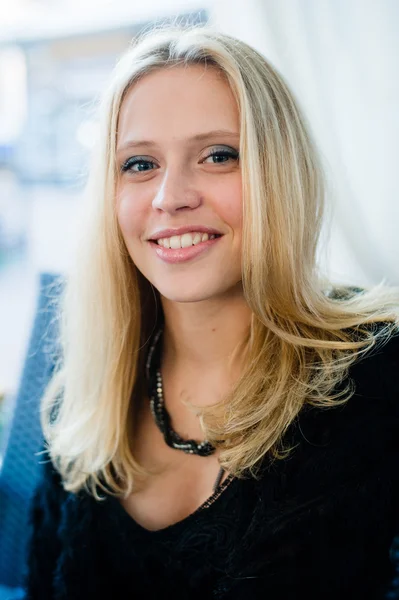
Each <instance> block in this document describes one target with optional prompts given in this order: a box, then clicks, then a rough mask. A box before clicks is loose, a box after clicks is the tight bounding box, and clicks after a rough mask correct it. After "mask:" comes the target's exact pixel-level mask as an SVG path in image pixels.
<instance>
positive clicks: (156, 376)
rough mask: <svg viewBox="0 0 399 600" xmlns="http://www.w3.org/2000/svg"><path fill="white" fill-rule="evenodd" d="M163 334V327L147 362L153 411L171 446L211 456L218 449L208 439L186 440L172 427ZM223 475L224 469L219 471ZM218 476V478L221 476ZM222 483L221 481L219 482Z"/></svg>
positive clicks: (155, 337)
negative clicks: (164, 382) (164, 374)
mask: <svg viewBox="0 0 399 600" xmlns="http://www.w3.org/2000/svg"><path fill="white" fill-rule="evenodd" d="M161 334H162V328H161V329H159V331H158V332H157V333H156V334H155V336H154V339H153V341H152V344H151V346H150V349H149V352H148V355H147V362H146V376H147V381H148V384H149V397H150V406H151V412H152V414H153V416H154V420H155V423H156V424H157V426H158V428H159V429H160V431H161V432H162V434H163V437H164V439H165V442H166V443H167V445H168V446H170V447H171V448H175V449H176V450H182V451H183V452H185V453H186V454H197V455H199V456H210V455H211V454H213V453H214V452H215V450H216V448H215V447H214V446H212V444H211V443H210V442H208V441H204V442H200V443H197V442H196V441H195V440H184V439H183V438H182V437H181V436H180V435H179V434H178V433H176V431H174V430H173V429H172V426H171V423H170V416H169V413H168V411H167V410H166V407H165V402H164V398H163V385H162V375H161V370H160V362H161V348H160V344H158V342H159V339H160V337H161ZM219 476H220V478H221V477H222V476H223V470H222V469H221V472H220V473H219ZM219 476H218V478H219ZM219 483H220V482H219Z"/></svg>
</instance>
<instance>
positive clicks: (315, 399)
mask: <svg viewBox="0 0 399 600" xmlns="http://www.w3.org/2000/svg"><path fill="white" fill-rule="evenodd" d="M190 64H203V65H207V66H209V67H212V68H216V69H218V70H219V71H220V72H221V73H222V74H223V75H224V76H225V77H226V80H227V81H228V83H229V85H230V86H231V90H232V92H233V94H234V97H235V99H236V102H237V105H238V108H239V113H240V134H241V137H240V140H241V141H240V164H241V169H242V181H243V204H244V210H243V214H244V222H243V246H242V281H243V289H244V295H245V299H246V302H247V303H248V305H249V307H250V308H251V310H252V321H251V325H250V329H249V331H248V336H247V337H246V339H245V340H243V343H242V348H243V349H245V365H244V368H243V371H242V373H241V375H240V378H239V379H238V381H237V382H236V384H235V385H234V388H233V389H232V390H231V391H230V393H229V394H227V396H226V397H225V398H224V399H223V400H222V401H220V402H219V403H218V404H217V405H215V406H213V407H208V408H207V409H203V411H202V413H201V416H200V418H201V423H202V426H203V429H204V434H205V435H206V437H207V439H209V440H210V441H211V442H212V443H213V444H214V445H215V446H216V447H217V448H219V449H220V462H221V464H222V465H223V466H224V467H225V468H226V469H228V470H229V471H230V472H232V473H233V474H235V475H236V476H237V477H243V476H245V475H246V474H250V475H252V476H255V477H256V476H257V473H258V467H259V465H260V464H261V462H262V459H263V458H264V457H265V456H266V455H268V456H270V457H274V458H277V459H278V458H283V457H284V456H285V455H286V454H287V452H289V451H290V448H289V447H286V446H285V445H284V434H285V433H286V431H287V429H288V428H289V426H290V424H292V422H293V421H294V419H295V418H296V417H297V415H298V413H299V411H300V410H301V408H302V407H303V406H304V405H305V404H307V403H311V404H313V405H317V406H320V407H333V406H335V405H337V404H341V403H343V402H346V401H347V400H348V399H349V398H350V396H351V395H352V393H353V389H352V386H351V384H350V378H348V377H347V375H348V369H349V367H350V365H351V364H352V363H353V362H354V361H355V360H356V359H359V358H360V357H362V356H363V355H364V354H366V353H367V352H369V351H370V350H371V349H372V348H373V347H374V346H375V345H376V344H382V343H384V342H386V341H387V340H388V339H389V337H390V336H391V335H392V334H393V332H394V331H397V330H398V292H397V290H396V289H395V288H389V287H384V286H383V285H382V284H380V285H378V286H375V287H373V288H370V289H363V290H360V291H359V290H357V291H356V292H355V291H352V292H351V291H349V292H348V290H345V289H344V288H342V287H340V286H334V285H333V284H332V283H331V282H329V281H327V279H326V277H324V276H323V275H322V274H321V273H320V272H319V267H318V261H317V256H316V254H317V248H318V241H319V236H320V229H321V225H322V221H323V213H324V198H325V177H324V175H323V169H322V166H321V163H320V160H319V156H318V152H317V150H316V148H315V145H314V142H313V140H312V137H311V134H310V130H309V127H308V125H307V124H306V122H305V119H304V116H303V114H302V112H301V110H300V108H299V107H298V103H297V101H296V100H295V98H294V97H293V94H292V92H291V91H290V89H289V88H288V87H287V84H286V83H285V81H284V79H283V78H282V76H281V75H280V74H279V73H278V72H277V70H276V69H275V68H274V67H273V66H272V65H271V64H270V63H269V62H268V61H267V60H266V59H265V58H264V57H263V56H262V55H261V54H259V53H258V52H257V51H256V50H254V49H253V48H251V47H250V46H248V45H247V44H245V43H244V42H242V41H240V40H238V39H235V38H233V37H230V36H228V35H224V34H222V33H219V32H215V31H214V30H212V29H211V28H209V27H203V26H201V27H197V26H194V27H190V28H181V27H161V28H157V29H155V30H154V31H149V32H146V33H145V34H143V35H142V36H140V38H139V39H137V40H135V41H134V43H133V44H132V46H131V47H130V48H129V49H128V51H127V52H126V54H125V55H124V56H123V57H122V58H121V60H120V61H119V63H118V64H117V66H116V68H115V70H114V74H113V77H112V79H111V82H110V85H109V87H108V89H107V90H106V91H105V93H104V96H103V98H102V102H101V105H100V108H99V111H100V115H101V116H100V135H99V139H98V141H97V143H96V147H95V152H94V156H93V163H92V166H91V175H90V178H89V183H88V188H87V194H86V211H85V214H84V219H83V226H82V230H81V231H82V235H81V236H80V243H79V244H78V247H77V252H76V257H75V261H74V263H73V265H72V266H71V267H70V269H69V271H68V275H67V278H66V281H65V286H64V289H63V293H62V294H61V295H60V305H59V349H60V354H59V359H58V362H57V365H56V368H55V371H54V374H53V377H52V379H51V381H50V382H49V385H48V386H47V389H46V392H45V394H44V397H43V400H42V427H43V431H44V435H45V439H46V442H47V451H48V453H49V455H50V457H51V460H52V462H53V463H54V465H55V466H56V468H57V469H58V470H59V472H60V474H61V476H62V479H63V483H64V487H65V489H66V490H69V491H72V492H75V493H76V492H78V491H79V490H80V489H82V488H85V489H86V491H88V492H89V493H91V494H93V495H94V496H95V497H96V498H100V493H99V492H101V491H104V490H105V491H106V492H108V493H111V494H116V495H123V494H128V493H130V492H131V491H132V489H133V487H134V481H135V478H136V477H137V476H138V475H140V474H143V473H146V471H145V470H144V468H143V467H142V466H141V465H140V464H139V462H138V461H137V460H136V458H135V456H134V454H133V452H132V444H131V440H132V436H133V429H134V420H135V411H134V405H135V399H136V398H138V397H139V395H140V394H142V393H144V389H145V388H144V386H145V380H144V360H145V355H146V352H147V351H148V343H149V339H150V337H151V334H152V332H153V331H154V328H155V326H156V324H157V323H158V322H159V320H160V319H161V318H162V315H161V314H160V312H161V310H162V309H161V307H160V302H159V296H158V292H157V291H156V290H154V289H153V288H152V286H151V285H150V284H149V282H148V281H147V280H146V279H145V278H144V277H143V276H142V275H141V273H139V271H138V270H137V268H136V267H135V265H134V263H133V261H132V259H131V258H130V256H129V253H128V251H127V248H126V246H125V243H124V241H123V238H122V235H121V232H120V229H119V226H118V222H117V217H116V206H115V204H116V202H115V195H116V192H115V190H116V182H117V178H118V169H117V166H116V160H115V147H116V137H117V125H118V116H119V112H120V107H121V104H122V102H123V99H124V97H125V95H126V93H127V91H128V90H129V89H130V88H131V87H132V86H134V85H135V82H137V81H138V80H139V79H140V78H142V77H145V76H146V74H148V73H150V72H153V71H154V70H158V69H165V68H169V67H170V66H175V65H190ZM342 381H347V385H343V386H338V385H337V384H338V383H340V382H342Z"/></svg>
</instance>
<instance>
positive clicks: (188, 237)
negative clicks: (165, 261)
mask: <svg viewBox="0 0 399 600" xmlns="http://www.w3.org/2000/svg"><path fill="white" fill-rule="evenodd" d="M219 237H221V234H214V233H212V234H209V233H202V232H200V231H192V232H189V233H183V234H182V235H172V236H171V237H164V238H159V239H157V240H150V242H152V243H154V244H156V245H157V246H161V247H162V248H165V249H170V250H180V249H183V248H190V247H191V246H198V245H199V244H201V243H203V242H207V241H209V240H213V239H215V238H219Z"/></svg>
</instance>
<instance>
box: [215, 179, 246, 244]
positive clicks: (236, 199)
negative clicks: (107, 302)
mask: <svg viewBox="0 0 399 600" xmlns="http://www.w3.org/2000/svg"><path fill="white" fill-rule="evenodd" d="M216 197H217V198H218V199H219V207H220V208H219V214H220V216H221V217H222V219H223V220H224V221H225V222H226V223H227V224H228V225H229V226H230V227H231V228H232V229H233V230H234V232H235V233H236V234H238V233H239V232H240V231H241V229H242V217H243V206H242V191H241V179H237V181H234V182H232V185H230V186H228V187H225V188H221V189H220V193H219V194H217V196H216Z"/></svg>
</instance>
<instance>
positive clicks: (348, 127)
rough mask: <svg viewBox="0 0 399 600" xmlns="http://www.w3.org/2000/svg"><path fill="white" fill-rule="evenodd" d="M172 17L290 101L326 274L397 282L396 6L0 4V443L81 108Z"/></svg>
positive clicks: (358, 0)
mask: <svg viewBox="0 0 399 600" xmlns="http://www.w3.org/2000/svg"><path fill="white" fill-rule="evenodd" d="M176 16H179V18H180V19H181V20H182V21H183V22H185V21H187V22H188V23H199V22H203V23H207V22H209V23H211V24H212V25H215V26H217V27H218V28H220V29H221V30H223V31H225V32H227V33H230V34H232V35H235V36H237V37H239V38H241V39H243V40H245V41H247V42H249V43H250V44H251V45H253V46H254V47H256V48H257V49H258V50H260V51H261V52H262V53H263V54H264V55H265V56H266V57H267V58H268V59H270V60H271V62H272V63H273V64H274V65H275V66H276V67H277V68H278V69H279V70H280V71H281V72H282V74H283V75H284V76H285V78H286V80H287V81H288V83H289V84H290V86H291V88H292V89H293V91H294V93H295V94H296V96H297V98H298V99H299V102H300V104H301V105H302V107H303V109H304V110H305V113H306V115H307V117H308V120H309V122H310V125H311V128H312V130H313V133H314V135H315V137H316V140H317V142H318V145H319V148H320V151H321V153H322V157H323V161H324V164H325V168H326V172H327V176H328V181H329V196H330V200H331V206H332V218H331V241H330V246H329V248H330V249H329V253H328V255H327V256H326V259H325V268H326V270H327V271H328V272H329V274H330V276H331V277H332V278H333V279H334V280H336V281H338V282H341V283H349V284H356V285H371V284H374V283H378V282H379V281H381V280H385V281H386V282H387V283H389V284H395V285H397V284H399V260H398V257H399V227H398V226H399V202H398V181H397V170H398V166H397V158H398V144H399V142H398V140H399V115H398V105H399V83H398V81H399V78H398V70H397V64H396V61H397V57H398V28H399V2H397V0H379V2H375V0H245V1H244V0H182V1H179V0H146V1H145V2H139V1H137V0H112V1H110V0H12V1H11V2H10V0H0V397H1V398H2V399H3V401H2V402H1V401H0V404H1V408H0V438H1V427H3V431H4V428H5V424H6V423H7V422H8V421H9V419H10V418H11V415H12V411H13V399H14V397H15V393H16V390H17V387H18V381H19V378H20V373H21V369H22V364H23V361H24V358H25V354H26V347H27V341H28V338H29V335H30V331H31V327H32V322H33V317H34V312H35V308H36V301H37V294H38V276H39V274H40V273H43V272H55V273H64V272H66V271H67V269H68V260H69V256H70V252H71V248H72V244H73V241H74V231H75V227H76V224H77V219H78V209H79V203H80V199H81V197H82V190H83V186H84V182H85V173H86V165H87V158H88V154H89V151H90V148H91V145H92V143H93V139H94V132H95V127H96V124H95V120H94V117H93V110H92V109H93V103H94V101H95V100H96V98H97V97H98V94H99V93H100V92H101V89H102V88H103V86H104V84H105V82H106V80H107V78H108V76H109V73H110V71H111V69H112V68H113V66H114V64H115V62H116V60H117V58H118V57H119V56H120V54H121V53H122V52H123V51H124V50H125V49H126V47H127V46H128V44H129V42H130V41H131V39H132V38H134V36H135V35H137V33H138V32H139V31H140V30H141V29H143V28H144V27H148V25H149V24H151V23H152V22H156V21H159V20H166V21H167V20H168V19H175V18H176ZM0 442H1V439H0ZM0 461H1V455H0Z"/></svg>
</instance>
